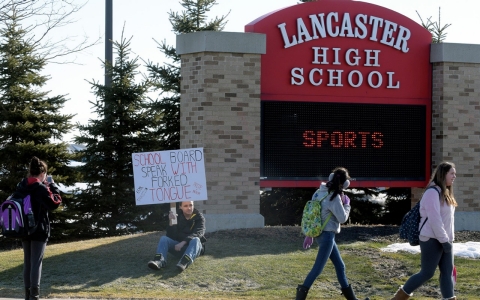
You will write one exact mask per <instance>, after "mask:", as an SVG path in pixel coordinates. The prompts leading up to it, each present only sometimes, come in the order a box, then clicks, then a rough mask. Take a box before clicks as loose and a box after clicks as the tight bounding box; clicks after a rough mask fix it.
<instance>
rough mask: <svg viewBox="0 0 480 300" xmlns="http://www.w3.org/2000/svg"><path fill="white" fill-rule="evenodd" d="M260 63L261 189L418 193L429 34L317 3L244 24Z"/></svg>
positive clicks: (424, 168) (427, 130)
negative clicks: (345, 175)
mask: <svg viewBox="0 0 480 300" xmlns="http://www.w3.org/2000/svg"><path fill="white" fill-rule="evenodd" d="M245 31H246V32H253V33H263V34H265V35H266V38H267V43H266V54H264V55H262V58H261V91H260V92H261V95H260V98H261V102H262V112H261V123H262V126H261V149H262V150H261V151H262V153H261V162H260V169H261V178H260V186H261V187H300V186H303V187H315V186H318V181H319V180H324V179H326V178H327V177H328V174H329V173H330V171H331V170H332V169H333V168H335V167H337V166H343V167H346V168H347V169H349V171H350V173H351V175H352V177H353V181H352V185H351V186H352V187H355V186H362V187H395V186H397V187H423V186H425V184H426V183H427V182H428V179H429V176H430V167H431V166H430V164H431V153H430V152H431V103H432V99H431V97H432V66H431V64H430V45H431V40H432V36H431V33H430V32H428V30H426V29H425V28H423V27H422V26H421V25H420V24H418V23H417V22H415V21H413V20H411V19H409V18H407V17H405V16H403V15H401V14H399V13H397V12H395V11H392V10H389V9H387V8H384V7H381V6H378V5H374V4H370V3H365V2H361V1H353V0H318V1H314V2H307V3H301V4H298V5H293V6H291V7H287V8H285V9H280V10H278V11H275V12H272V13H270V14H267V15H264V16H262V17H260V18H258V19H256V20H254V21H252V22H251V23H249V24H247V25H246V26H245Z"/></svg>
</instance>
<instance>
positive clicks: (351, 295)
mask: <svg viewBox="0 0 480 300" xmlns="http://www.w3.org/2000/svg"><path fill="white" fill-rule="evenodd" d="M342 294H343V296H344V297H345V299H347V300H358V299H357V297H356V296H355V292H354V291H353V288H352V285H351V284H350V285H349V286H348V287H346V288H342ZM365 300H370V298H368V297H367V298H365Z"/></svg>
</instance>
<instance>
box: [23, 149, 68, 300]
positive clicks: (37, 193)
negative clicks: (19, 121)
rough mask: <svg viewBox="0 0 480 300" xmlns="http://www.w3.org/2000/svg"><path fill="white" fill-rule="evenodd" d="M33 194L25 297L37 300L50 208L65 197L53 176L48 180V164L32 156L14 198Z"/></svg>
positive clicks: (26, 242) (25, 256)
mask: <svg viewBox="0 0 480 300" xmlns="http://www.w3.org/2000/svg"><path fill="white" fill-rule="evenodd" d="M27 195H30V201H31V204H32V211H33V215H34V218H35V224H36V226H37V227H36V229H35V231H34V232H33V233H32V234H30V235H29V236H28V237H27V238H25V239H23V240H22V246H23V282H24V285H25V299H26V300H37V299H39V297H40V296H39V294H40V291H39V289H40V278H41V275H42V261H43V255H44V253H45V247H46V246H47V241H48V238H49V237H50V220H49V218H48V211H49V210H54V209H56V208H57V207H58V206H59V205H60V203H62V198H61V197H60V191H59V189H58V187H57V185H56V184H55V183H53V179H52V180H51V182H47V164H46V163H45V162H44V161H42V160H40V159H38V158H37V157H33V158H32V160H31V161H30V166H29V174H28V177H27V178H24V179H23V180H22V181H21V182H20V183H19V184H18V185H17V190H16V191H15V193H14V197H17V198H24V197H26V196H27Z"/></svg>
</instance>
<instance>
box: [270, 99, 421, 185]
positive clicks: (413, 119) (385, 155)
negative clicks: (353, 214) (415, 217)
mask: <svg viewBox="0 0 480 300" xmlns="http://www.w3.org/2000/svg"><path fill="white" fill-rule="evenodd" d="M424 118H425V106H422V105H386V104H355V103H331V102H287V101H264V102H263V103H262V142H261V143H262V147H261V160H262V164H261V177H262V178H263V179H268V180H285V179H287V180H288V179H293V178H296V179H298V180H317V181H318V179H327V178H328V175H329V174H330V172H331V170H332V169H334V168H335V167H337V166H348V170H349V171H350V173H351V174H354V177H355V179H356V180H358V181H361V180H370V181H371V180H374V181H406V180H407V181H419V180H420V181H424V180H425V150H426V149H425V143H424V141H425V138H426V137H425V120H424Z"/></svg>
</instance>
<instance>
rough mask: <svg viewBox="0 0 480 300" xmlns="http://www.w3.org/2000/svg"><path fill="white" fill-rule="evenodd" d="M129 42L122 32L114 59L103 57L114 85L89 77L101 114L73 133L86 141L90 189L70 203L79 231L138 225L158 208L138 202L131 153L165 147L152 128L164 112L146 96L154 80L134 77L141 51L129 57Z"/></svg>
mask: <svg viewBox="0 0 480 300" xmlns="http://www.w3.org/2000/svg"><path fill="white" fill-rule="evenodd" d="M130 43H131V38H130V39H128V40H127V39H125V38H124V37H123V33H122V37H121V40H120V42H114V43H113V47H114V50H115V52H116V58H115V63H114V64H113V65H110V64H107V65H105V62H104V65H105V67H106V72H108V74H110V75H111V76H112V83H111V86H105V85H103V84H100V83H99V82H96V81H92V82H90V84H91V85H92V90H93V92H94V94H95V96H96V98H97V100H96V101H95V102H93V101H91V102H90V103H91V104H92V105H93V107H94V110H95V112H96V114H97V115H98V116H99V118H98V119H96V120H89V123H88V124H87V125H79V132H80V136H77V137H75V142H76V143H78V144H82V145H85V146H86V150H84V151H82V155H84V156H85V158H86V160H87V162H86V164H85V165H84V166H82V167H80V170H81V172H82V174H83V176H84V182H86V183H87V189H86V190H83V191H82V192H81V193H80V194H78V195H76V197H75V198H76V199H75V203H73V205H72V210H75V211H76V212H77V213H78V220H79V221H78V224H77V225H78V226H77V227H76V230H75V234H77V235H88V236H105V235H109V236H112V235H120V234H125V233H128V232H132V231H136V230H139V226H141V224H142V223H143V224H144V223H145V222H148V221H150V218H149V217H152V216H154V213H153V212H154V211H155V209H156V208H152V207H151V206H150V205H149V206H147V207H145V206H138V207H137V206H136V205H135V192H134V181H133V167H132V153H137V152H148V151H156V150H160V149H161V148H160V145H159V143H158V137H156V136H155V132H154V130H153V129H152V128H157V127H158V126H159V119H160V118H159V117H158V116H159V114H158V113H157V112H156V111H154V110H153V108H152V105H151V103H150V101H148V97H147V93H148V91H149V88H150V83H149V82H148V80H145V79H142V80H141V82H140V83H136V78H137V77H138V75H139V72H138V68H139V64H138V57H137V58H134V59H130V57H129V56H130ZM150 223H152V222H150ZM156 229H157V230H158V226H157V228H156Z"/></svg>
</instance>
